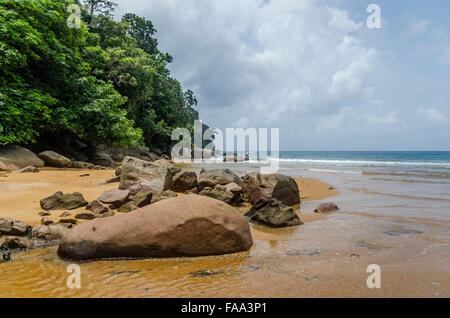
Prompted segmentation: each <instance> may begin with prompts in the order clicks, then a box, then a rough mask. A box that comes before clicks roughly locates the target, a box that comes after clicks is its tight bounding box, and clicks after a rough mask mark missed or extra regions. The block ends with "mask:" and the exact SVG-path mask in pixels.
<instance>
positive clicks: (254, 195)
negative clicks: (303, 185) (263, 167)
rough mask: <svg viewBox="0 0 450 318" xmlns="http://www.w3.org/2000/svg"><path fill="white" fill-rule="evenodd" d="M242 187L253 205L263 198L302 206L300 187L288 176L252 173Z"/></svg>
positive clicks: (243, 181) (246, 177) (245, 179)
mask: <svg viewBox="0 0 450 318" xmlns="http://www.w3.org/2000/svg"><path fill="white" fill-rule="evenodd" d="M241 187H242V190H243V192H244V193H245V195H246V196H247V197H248V200H249V202H251V203H252V204H255V203H256V202H258V201H259V200H260V199H263V198H265V199H271V198H275V199H278V200H280V201H282V202H283V203H284V204H287V205H296V204H300V191H299V189H298V185H297V183H296V182H295V180H294V178H292V177H289V176H286V175H282V174H279V173H274V174H261V173H256V172H252V173H249V174H247V175H245V176H244V178H243V180H242V184H241Z"/></svg>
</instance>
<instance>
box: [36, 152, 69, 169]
mask: <svg viewBox="0 0 450 318" xmlns="http://www.w3.org/2000/svg"><path fill="white" fill-rule="evenodd" d="M38 157H39V158H40V159H42V160H44V162H45V165H46V166H49V167H58V168H70V167H72V161H71V160H70V159H69V158H66V157H64V156H62V155H60V154H59V153H56V152H54V151H50V150H46V151H43V152H41V153H40V154H39V155H38Z"/></svg>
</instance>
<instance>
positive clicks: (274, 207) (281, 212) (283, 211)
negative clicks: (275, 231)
mask: <svg viewBox="0 0 450 318" xmlns="http://www.w3.org/2000/svg"><path fill="white" fill-rule="evenodd" d="M245 216H246V217H248V218H249V219H250V221H251V222H254V223H257V224H260V225H263V226H267V227H275V228H278V227H286V226H294V225H301V224H303V222H302V221H300V219H299V217H298V216H297V214H295V212H294V210H293V209H292V208H291V207H289V206H287V205H285V204H284V203H283V202H281V201H279V200H277V199H270V200H268V199H261V200H259V201H258V202H257V203H256V204H255V205H254V206H253V207H252V208H251V209H250V211H248V212H247V213H246V214H245Z"/></svg>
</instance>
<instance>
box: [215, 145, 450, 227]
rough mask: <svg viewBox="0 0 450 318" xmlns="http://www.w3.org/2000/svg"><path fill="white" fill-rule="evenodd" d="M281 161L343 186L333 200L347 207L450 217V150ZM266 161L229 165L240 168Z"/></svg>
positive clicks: (294, 154) (303, 154) (297, 156)
mask: <svg viewBox="0 0 450 318" xmlns="http://www.w3.org/2000/svg"><path fill="white" fill-rule="evenodd" d="M273 160H276V159H273ZM278 161H279V172H280V173H283V174H286V175H290V176H292V177H310V178H317V179H320V180H322V181H325V182H328V183H330V184H332V185H333V186H335V187H337V189H338V190H339V191H340V193H341V194H340V195H339V196H337V197H334V198H332V200H333V201H335V202H336V203H338V204H339V205H340V206H341V207H342V208H343V209H345V210H346V211H353V212H363V213H369V214H373V215H380V216H392V217H416V218H431V219H437V220H445V221H448V220H450V152H417V151H409V152H406V151H399V152H393V151H280V154H279V159H278ZM262 165H263V164H262V163H261V162H258V161H251V162H248V163H228V164H223V166H227V167H229V168H231V169H234V170H238V171H249V170H250V171H256V170H258V169H259V168H260V167H261V166H262ZM315 204H317V202H312V203H311V202H305V206H304V207H303V208H304V209H306V210H308V209H309V210H313V209H314V206H313V205H315ZM308 205H311V206H308ZM449 235H450V233H449Z"/></svg>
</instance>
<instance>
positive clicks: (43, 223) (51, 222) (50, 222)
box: [41, 217, 55, 225]
mask: <svg viewBox="0 0 450 318" xmlns="http://www.w3.org/2000/svg"><path fill="white" fill-rule="evenodd" d="M53 223H55V222H53V221H52V220H50V219H49V218H46V217H43V218H42V219H41V224H42V225H50V224H53Z"/></svg>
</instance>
